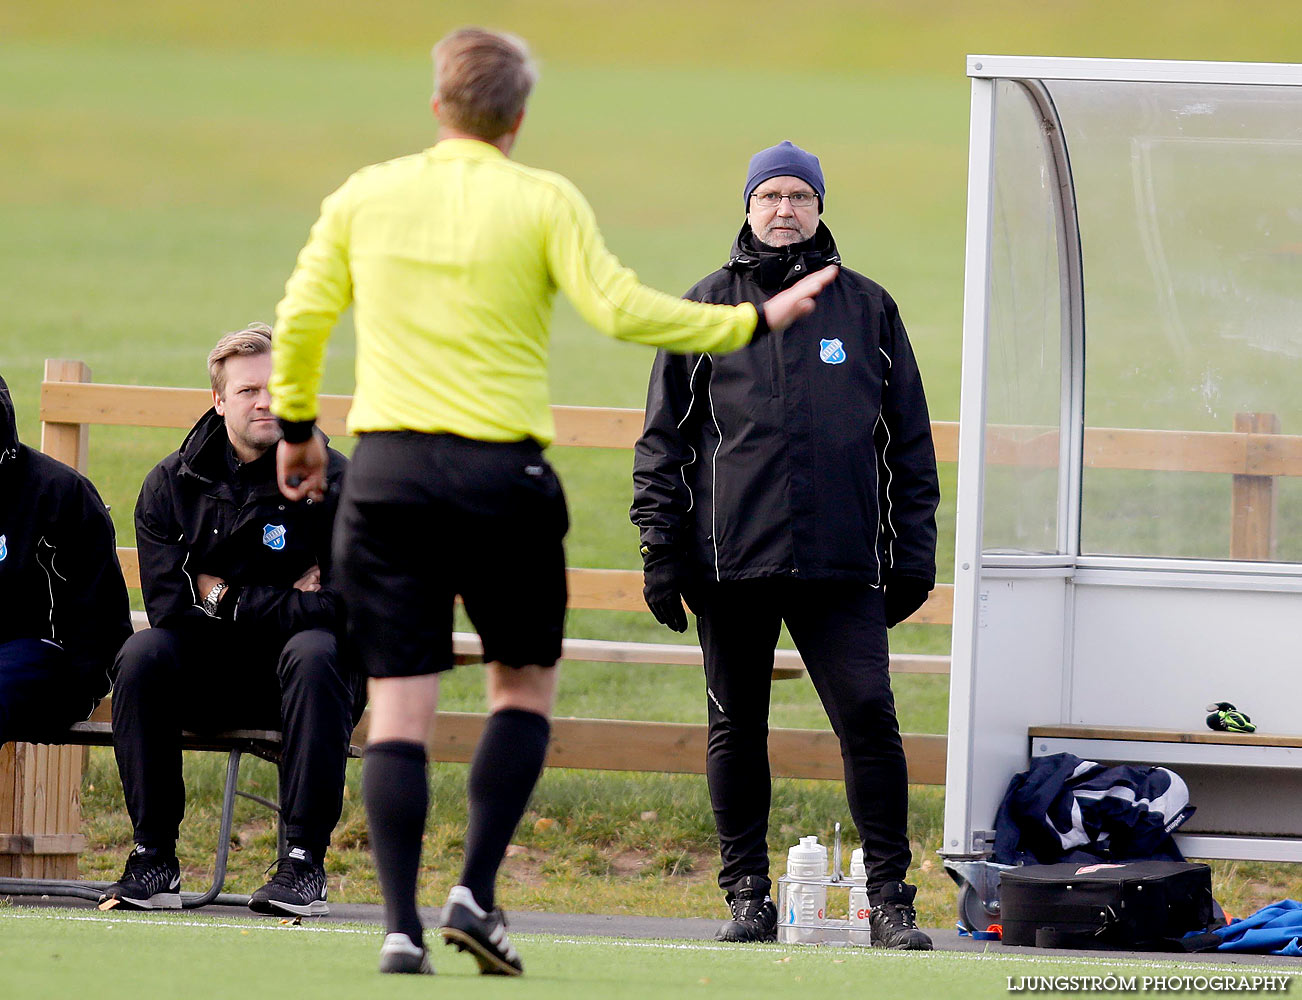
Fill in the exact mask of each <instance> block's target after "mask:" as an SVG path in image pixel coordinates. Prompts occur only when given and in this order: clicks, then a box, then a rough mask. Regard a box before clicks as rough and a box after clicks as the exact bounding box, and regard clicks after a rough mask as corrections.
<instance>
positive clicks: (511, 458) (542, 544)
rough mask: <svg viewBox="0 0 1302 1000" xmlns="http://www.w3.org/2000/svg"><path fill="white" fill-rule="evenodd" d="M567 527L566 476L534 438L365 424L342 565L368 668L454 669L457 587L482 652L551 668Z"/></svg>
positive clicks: (342, 538)
mask: <svg viewBox="0 0 1302 1000" xmlns="http://www.w3.org/2000/svg"><path fill="white" fill-rule="evenodd" d="M568 529H569V515H568V513H567V512H566V508H565V494H564V493H563V492H562V490H561V484H560V480H559V479H557V477H556V473H555V472H554V471H553V470H552V467H551V466H550V465H549V464H548V463H547V461H546V460H545V459H544V458H543V455H542V449H541V448H540V447H539V446H538V444H537V443H536V442H533V441H523V442H511V443H498V442H489V441H473V440H470V439H467V438H461V437H456V436H455V435H451V434H420V433H416V432H414V431H393V432H389V431H385V432H377V433H369V434H362V435H360V437H359V440H358V443H357V449H356V451H355V452H354V454H353V460H352V462H351V463H349V466H348V472H347V473H346V475H345V476H344V490H343V496H342V498H341V499H340V503H339V514H338V517H337V519H336V521H335V534H334V565H335V572H336V574H337V578H338V581H339V588H340V591H341V592H342V594H343V598H344V603H345V606H346V607H347V610H348V634H349V637H350V638H351V639H352V641H353V644H354V647H355V648H356V649H357V650H358V653H359V654H360V656H361V660H362V664H363V666H364V667H365V669H366V672H367V674H368V675H369V676H371V677H411V676H415V675H419V674H431V673H438V672H440V671H443V670H447V669H449V668H450V667H451V666H452V607H453V601H454V599H455V597H456V595H458V594H460V595H461V599H462V600H463V601H464V602H465V606H466V612H467V614H468V615H469V616H470V620H471V623H472V624H473V625H474V627H475V629H476V630H477V631H478V632H479V635H480V638H481V639H482V640H483V643H484V660H485V661H486V662H493V661H497V662H499V663H503V664H506V665H507V666H513V667H521V666H527V665H538V666H544V667H549V666H554V665H555V663H556V661H557V659H559V657H560V653H561V636H562V634H563V630H564V626H565V603H566V596H567V595H566V589H565V547H564V538H565V532H566V531H567V530H568Z"/></svg>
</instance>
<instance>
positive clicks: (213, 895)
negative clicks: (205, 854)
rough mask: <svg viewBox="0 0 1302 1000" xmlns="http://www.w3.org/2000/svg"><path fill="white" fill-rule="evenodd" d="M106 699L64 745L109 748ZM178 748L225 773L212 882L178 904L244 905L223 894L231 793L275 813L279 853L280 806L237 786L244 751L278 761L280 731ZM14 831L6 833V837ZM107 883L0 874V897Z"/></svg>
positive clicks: (353, 751) (216, 737)
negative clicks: (210, 754)
mask: <svg viewBox="0 0 1302 1000" xmlns="http://www.w3.org/2000/svg"><path fill="white" fill-rule="evenodd" d="M110 704H111V701H110V699H107V698H106V699H105V700H104V701H103V702H102V703H101V704H100V705H99V707H98V708H96V710H95V712H94V713H93V714H92V715H91V717H90V719H88V720H87V721H85V722H78V723H76V724H75V725H73V726H72V727H70V728H69V730H68V732H67V733H66V734H64V736H63V737H62V738H61V740H60V745H61V746H66V747H74V746H75V747H109V746H112V745H113V726H112V724H111V722H110ZM181 748H182V749H183V750H204V751H217V752H220V753H225V754H226V778H225V783H224V785H223V788H222V810H221V819H220V821H219V822H218V829H217V845H216V850H215V856H214V861H213V876H212V882H211V883H210V884H209V886H208V888H207V889H206V890H204V891H203V892H199V893H192V892H183V893H181V906H182V908H183V909H187V910H190V909H197V908H198V907H201V906H207V905H208V904H209V903H212V902H218V903H225V904H230V905H236V906H244V905H247V904H248V901H249V897H248V896H244V895H233V894H230V893H223V892H222V888H223V887H224V886H225V884H226V866H227V862H228V860H229V858H230V848H231V826H232V824H233V822H234V818H235V798H236V796H243V797H244V798H247V799H251V800H253V801H255V802H258V803H260V804H261V805H264V806H266V807H267V808H268V809H270V810H272V812H274V813H275V814H276V816H277V824H276V825H277V830H278V836H277V840H278V843H279V853H280V854H282V855H283V854H284V853H285V850H286V845H285V835H284V824H283V823H281V822H280V807H279V805H278V804H277V803H275V802H272V801H270V800H268V799H264V798H263V797H262V796H260V795H254V794H252V793H250V792H242V791H240V790H239V773H240V760H241V759H242V758H243V757H244V756H245V755H246V754H252V755H253V756H255V757H260V758H262V759H263V760H268V761H271V762H272V763H278V762H279V760H280V749H281V734H280V733H279V732H276V731H274V730H265V729H231V730H225V731H222V732H217V733H203V734H199V733H183V734H182V738H181ZM361 754H362V751H361V747H360V746H359V745H357V744H354V745H352V746H350V747H349V754H348V755H349V756H350V757H360V756H361ZM15 836H16V835H10V837H11V838H13V837H15ZM0 837H3V835H0ZM76 837H77V842H76V844H75V846H76V847H77V849H78V850H80V849H81V848H82V847H83V846H84V838H82V837H81V835H80V834H78V835H76ZM5 846H7V847H9V848H10V850H11V852H12V853H20V850H15V848H19V849H21V848H22V847H28V848H30V847H32V846H35V845H32V844H27V845H24V844H8V845H5ZM108 884H109V883H107V882H94V881H83V880H81V879H63V878H24V877H0V897H3V896H69V897H75V898H80V899H96V900H97V899H99V897H100V894H101V893H102V891H103V890H104V888H105V887H106V886H108Z"/></svg>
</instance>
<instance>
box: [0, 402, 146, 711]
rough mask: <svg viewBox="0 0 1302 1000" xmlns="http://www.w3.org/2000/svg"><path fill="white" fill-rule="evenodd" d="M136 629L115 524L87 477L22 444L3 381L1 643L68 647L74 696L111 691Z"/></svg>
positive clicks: (88, 707) (0, 421) (0, 413)
mask: <svg viewBox="0 0 1302 1000" xmlns="http://www.w3.org/2000/svg"><path fill="white" fill-rule="evenodd" d="M130 635H131V605H130V603H129V602H128V600H127V588H126V584H125V583H124V582H123V580H122V568H121V567H120V566H119V565H118V556H117V542H116V539H115V536H114V532H113V522H112V520H110V519H109V515H108V510H107V509H106V508H105V506H104V501H103V500H101V499H100V496H99V494H98V493H97V492H96V491H95V487H94V486H92V485H91V482H90V480H89V479H87V478H86V477H85V476H83V475H81V474H80V473H79V472H77V471H76V470H74V469H70V468H69V467H68V466H66V465H64V464H63V463H62V462H57V461H55V460H54V459H52V458H50V457H49V456H48V455H43V454H41V453H40V452H39V451H33V450H32V449H31V448H29V447H27V446H26V445H24V444H20V443H19V442H18V429H17V425H16V422H15V419H14V404H13V399H12V397H11V396H10V394H9V387H8V385H6V384H5V381H4V379H3V378H0V643H4V642H11V641H13V640H15V639H43V640H47V641H49V642H52V643H55V644H56V645H58V646H60V647H62V648H63V650H64V652H65V653H66V654H67V660H66V668H64V669H66V670H67V672H68V682H69V685H70V686H69V696H73V695H74V694H75V695H76V696H77V697H83V696H85V697H87V698H88V700H87V704H86V714H87V715H89V714H90V710H91V709H93V708H94V707H95V706H94V702H93V699H96V698H100V697H102V696H103V695H105V694H107V693H108V689H109V669H110V667H111V666H112V664H113V658H114V657H115V656H116V655H117V652H118V649H119V648H121V646H122V644H123V643H124V642H126V640H127V639H128V637H130Z"/></svg>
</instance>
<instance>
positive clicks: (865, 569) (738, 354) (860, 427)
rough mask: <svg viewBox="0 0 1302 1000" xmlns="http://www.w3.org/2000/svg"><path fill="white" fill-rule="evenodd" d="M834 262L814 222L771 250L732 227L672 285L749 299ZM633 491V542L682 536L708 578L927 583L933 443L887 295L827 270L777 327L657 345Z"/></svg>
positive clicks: (932, 572)
mask: <svg viewBox="0 0 1302 1000" xmlns="http://www.w3.org/2000/svg"><path fill="white" fill-rule="evenodd" d="M839 263H840V257H839V255H838V254H837V251H836V244H835V242H834V241H833V239H832V234H831V233H830V232H829V231H828V229H827V227H826V226H824V225H823V224H821V223H820V224H819V227H818V231H817V232H816V233H815V235H814V237H813V238H812V239H811V240H808V241H806V242H804V243H801V244H797V245H796V246H794V247H789V248H782V249H773V248H770V247H766V246H764V245H763V244H760V243H759V242H758V241H757V240H755V239H754V237H753V236H752V234H751V232H750V227H749V226H748V225H744V226H743V227H742V230H741V233H740V234H739V235H738V237H737V240H736V242H735V243H734V246H733V253H732V257H731V258H730V259H729V261H728V263H727V264H725V265H724V266H723V267H722V268H721V269H719V270H718V271H715V272H714V273H713V274H711V275H709V276H708V277H706V278H704V279H703V280H702V281H700V282H698V283H697V284H696V285H695V286H693V287H692V289H691V290H690V291H689V292H688V293H687V295H686V298H689V299H696V300H699V301H702V302H721V303H738V302H754V303H755V304H756V305H757V306H758V305H760V304H762V303H763V302H765V301H766V300H767V299H769V298H770V297H771V296H772V295H773V294H774V293H775V292H777V291H779V290H780V289H782V288H785V287H787V286H789V285H791V284H793V283H794V282H795V281H797V280H799V279H800V278H802V277H804V276H805V275H806V274H808V273H809V272H811V271H815V270H818V269H820V268H822V267H825V266H827V265H829V264H839ZM633 492H634V499H633V507H632V510H631V512H630V513H631V516H632V519H633V523H634V524H636V525H638V527H639V528H640V529H641V536H642V542H643V544H644V545H652V546H655V545H665V544H668V545H675V546H681V547H683V548H684V549H685V550H686V552H687V553H688V554H689V555H690V556H692V557H693V558H694V560H695V562H696V563H697V564H698V566H699V568H700V570H701V571H702V572H703V573H704V574H705V575H706V576H707V577H708V578H709V579H714V580H741V579H750V578H757V577H778V576H786V577H795V578H799V579H832V580H858V581H866V582H869V583H875V584H876V583H885V582H888V581H889V579H890V578H891V577H892V576H908V577H913V578H916V579H919V580H922V581H924V582H925V583H927V584H929V585H930V584H933V583H934V582H935V579H936V559H935V553H936V518H935V512H936V506H937V504H938V502H939V499H940V490H939V487H938V484H937V479H936V456H935V450H934V448H933V445H932V440H931V422H930V417H929V416H928V413H927V401H926V397H925V396H924V394H923V389H922V380H921V378H920V376H919V374H918V367H917V364H916V362H915V360H914V357H913V350H912V348H911V347H910V345H909V339H908V336H907V335H906V333H905V331H904V324H903V323H902V322H901V321H900V314H899V310H898V308H897V307H896V305H895V302H894V301H893V300H892V299H891V297H890V296H889V295H888V294H887V293H886V291H885V290H884V289H883V288H882V287H881V286H880V285H878V284H876V283H875V282H873V281H870V280H869V279H868V278H866V277H864V276H863V275H861V274H856V273H855V272H854V271H851V270H849V269H846V268H842V269H841V273H840V274H839V275H838V276H837V278H836V280H835V281H833V282H832V284H831V285H830V286H828V287H827V288H826V289H825V290H824V291H823V292H822V293H821V294H820V295H819V297H818V301H817V307H816V309H815V311H814V312H813V314H812V315H811V316H809V317H806V318H805V319H802V320H799V321H797V322H796V323H794V324H792V325H791V326H790V327H788V328H787V329H786V330H785V331H783V332H782V333H780V334H768V335H764V336H761V337H759V338H757V339H756V340H755V341H753V342H752V343H751V344H749V345H747V346H746V347H743V348H742V349H741V350H738V351H735V352H733V353H731V354H724V355H720V356H718V357H715V356H713V355H710V354H686V355H677V354H669V353H667V352H664V351H661V352H659V353H658V354H657V356H656V360H655V364H654V366H653V368H652V370H651V380H650V386H649V388H648V391H647V406H646V423H645V426H644V429H643V433H642V437H641V438H640V439H639V440H638V442H637V446H636V451H635V457H634V460H633Z"/></svg>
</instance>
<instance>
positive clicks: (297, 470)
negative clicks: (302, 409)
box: [276, 434, 326, 502]
mask: <svg viewBox="0 0 1302 1000" xmlns="http://www.w3.org/2000/svg"><path fill="white" fill-rule="evenodd" d="M325 469H326V449H325V442H323V441H322V440H321V436H320V435H319V434H313V435H312V436H311V437H310V438H308V439H307V440H306V441H302V442H299V443H297V444H290V443H289V442H288V441H281V442H280V444H278V445H277V446H276V481H277V483H278V484H279V485H280V492H281V493H283V494H284V495H285V498H286V499H288V500H302V499H304V498H307V499H308V500H313V501H317V502H319V501H320V500H321V499H322V498H323V497H324V496H325Z"/></svg>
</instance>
